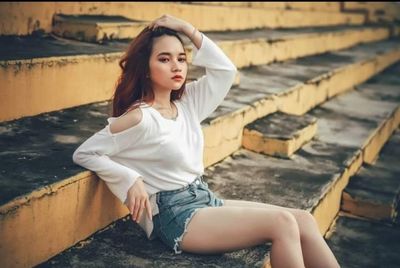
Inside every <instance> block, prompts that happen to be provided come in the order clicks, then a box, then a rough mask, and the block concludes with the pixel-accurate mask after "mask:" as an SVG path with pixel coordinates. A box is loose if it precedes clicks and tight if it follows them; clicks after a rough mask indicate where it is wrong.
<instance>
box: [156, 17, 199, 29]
mask: <svg viewBox="0 0 400 268" xmlns="http://www.w3.org/2000/svg"><path fill="white" fill-rule="evenodd" d="M159 26H162V27H166V28H169V29H171V30H175V31H177V32H184V31H185V29H188V28H190V29H193V26H192V25H190V24H189V23H188V22H186V21H184V20H181V19H178V18H175V17H173V16H171V15H166V14H164V15H162V16H161V17H159V18H158V19H155V20H154V21H152V22H151V23H150V25H149V29H151V30H154V29H156V28H157V27H159Z"/></svg>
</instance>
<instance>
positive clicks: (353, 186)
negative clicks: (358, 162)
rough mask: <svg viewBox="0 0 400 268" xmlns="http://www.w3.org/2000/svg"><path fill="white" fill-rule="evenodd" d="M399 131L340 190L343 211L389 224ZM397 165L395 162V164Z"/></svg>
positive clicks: (397, 192) (399, 176)
mask: <svg viewBox="0 0 400 268" xmlns="http://www.w3.org/2000/svg"><path fill="white" fill-rule="evenodd" d="M399 159H400V129H397V131H396V132H395V133H394V134H393V135H392V136H391V137H390V139H389V141H388V142H387V143H386V144H385V146H384V147H383V148H382V151H381V153H380V155H379V158H378V160H377V162H376V163H374V164H373V165H372V166H370V165H367V166H363V167H362V168H361V169H360V171H359V172H358V173H357V174H356V175H355V176H354V177H352V178H351V180H350V183H349V185H347V187H346V189H344V191H343V198H342V205H341V209H342V210H343V211H344V212H347V213H350V214H353V215H356V216H360V217H366V218H369V219H374V220H381V221H386V222H390V223H393V222H395V221H396V219H397V214H398V210H399V206H398V203H399V197H400V168H399V166H398V161H399ZM396 162H397V163H396Z"/></svg>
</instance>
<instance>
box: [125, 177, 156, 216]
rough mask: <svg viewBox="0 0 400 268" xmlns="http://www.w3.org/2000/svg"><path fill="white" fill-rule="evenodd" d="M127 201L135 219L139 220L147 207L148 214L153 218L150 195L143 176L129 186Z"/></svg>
mask: <svg viewBox="0 0 400 268" xmlns="http://www.w3.org/2000/svg"><path fill="white" fill-rule="evenodd" d="M126 203H127V204H126V206H127V207H128V209H129V212H130V213H131V217H132V220H133V221H136V222H139V219H140V217H141V216H142V214H143V210H144V209H145V208H146V209H147V214H148V215H147V216H148V217H149V219H150V220H152V212H151V205H150V200H149V195H148V194H147V192H146V189H145V187H144V183H143V179H142V177H139V178H138V179H137V180H136V182H135V183H134V184H133V185H132V186H131V188H129V190H128V198H127V201H126Z"/></svg>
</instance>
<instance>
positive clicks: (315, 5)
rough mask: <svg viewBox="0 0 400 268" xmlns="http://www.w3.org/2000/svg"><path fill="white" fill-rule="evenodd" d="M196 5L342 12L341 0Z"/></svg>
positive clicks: (203, 3) (202, 3) (205, 3)
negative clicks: (332, 0)
mask: <svg viewBox="0 0 400 268" xmlns="http://www.w3.org/2000/svg"><path fill="white" fill-rule="evenodd" d="M194 3H195V4H196V5H199V4H201V5H208V6H210V5H215V6H231V7H252V8H265V9H289V10H290V9H294V10H296V9H297V10H308V11H325V12H340V9H341V3H340V2H194Z"/></svg>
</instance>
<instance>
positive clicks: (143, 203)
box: [136, 199, 146, 221]
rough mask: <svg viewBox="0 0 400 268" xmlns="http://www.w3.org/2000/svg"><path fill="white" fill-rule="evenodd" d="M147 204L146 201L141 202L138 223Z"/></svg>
mask: <svg viewBox="0 0 400 268" xmlns="http://www.w3.org/2000/svg"><path fill="white" fill-rule="evenodd" d="M145 202H146V199H142V200H141V201H140V207H139V211H138V216H137V218H136V219H137V221H139V219H140V217H142V214H143V209H144V206H145Z"/></svg>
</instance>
